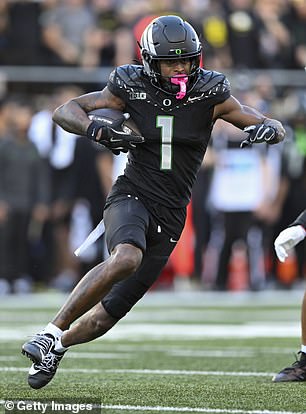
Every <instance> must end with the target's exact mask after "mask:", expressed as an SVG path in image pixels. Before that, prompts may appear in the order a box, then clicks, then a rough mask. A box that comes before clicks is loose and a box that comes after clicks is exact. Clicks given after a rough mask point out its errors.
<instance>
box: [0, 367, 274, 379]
mask: <svg viewBox="0 0 306 414" xmlns="http://www.w3.org/2000/svg"><path fill="white" fill-rule="evenodd" d="M28 370H29V368H23V367H0V372H1V371H2V372H25V371H28ZM60 371H61V372H64V373H65V372H79V373H83V374H99V373H110V374H116V373H118V374H119V373H125V374H141V375H143V374H147V375H203V376H230V377H272V376H273V375H274V374H275V373H272V372H241V371H237V372H232V371H191V370H190V371H189V370H173V369H164V370H162V369H87V368H60Z"/></svg>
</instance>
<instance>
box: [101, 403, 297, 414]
mask: <svg viewBox="0 0 306 414" xmlns="http://www.w3.org/2000/svg"><path fill="white" fill-rule="evenodd" d="M101 408H104V409H112V410H130V411H159V412H161V411H168V412H169V411H170V412H181V413H217V414H219V413H220V414H221V413H226V414H305V413H303V412H301V411H299V412H297V411H270V410H240V409H233V410H232V409H226V408H191V407H163V406H156V407H155V406H153V407H150V406H139V405H104V404H102V405H101Z"/></svg>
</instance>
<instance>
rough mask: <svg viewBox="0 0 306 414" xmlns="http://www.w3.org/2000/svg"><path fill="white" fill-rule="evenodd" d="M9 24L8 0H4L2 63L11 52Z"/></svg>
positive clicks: (1, 12) (0, 31) (1, 7)
mask: <svg viewBox="0 0 306 414" xmlns="http://www.w3.org/2000/svg"><path fill="white" fill-rule="evenodd" d="M9 24H10V22H9V11H8V0H3V1H2V2H1V3H0V65H4V64H5V63H6V56H7V54H8V53H10V49H9V47H10V45H9Z"/></svg>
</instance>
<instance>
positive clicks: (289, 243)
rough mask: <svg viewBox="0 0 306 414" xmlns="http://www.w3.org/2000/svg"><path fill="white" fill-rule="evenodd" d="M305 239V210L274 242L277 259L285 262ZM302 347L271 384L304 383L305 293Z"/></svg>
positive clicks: (305, 294)
mask: <svg viewBox="0 0 306 414" xmlns="http://www.w3.org/2000/svg"><path fill="white" fill-rule="evenodd" d="M305 237H306V210H304V211H303V212H302V213H301V214H300V215H299V216H298V217H297V219H296V220H295V221H294V222H293V223H292V224H291V225H290V226H289V227H287V228H286V229H285V230H283V231H281V232H280V234H279V235H278V236H277V238H276V239H275V242H274V247H275V251H276V254H277V257H278V259H279V260H280V261H281V262H285V260H286V259H287V257H288V255H289V253H290V250H291V249H292V248H293V247H294V246H296V245H297V244H298V243H300V242H301V241H302V240H304V238H305ZM301 330H302V338H301V339H302V345H301V350H300V351H299V355H300V358H299V359H297V360H296V361H295V362H294V363H293V364H292V365H291V366H290V367H287V368H284V369H283V370H282V371H280V372H279V373H278V374H277V375H275V376H274V377H273V379H272V381H273V382H286V381H306V293H304V299H303V303H302V321H301Z"/></svg>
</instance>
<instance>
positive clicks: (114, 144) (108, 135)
mask: <svg viewBox="0 0 306 414" xmlns="http://www.w3.org/2000/svg"><path fill="white" fill-rule="evenodd" d="M129 117H130V115H129V114H128V113H125V114H123V115H122V119H119V120H118V121H115V122H114V123H113V124H112V126H111V127H110V126H107V125H105V124H104V123H103V122H100V121H96V120H93V121H92V122H91V124H90V125H89V127H88V128H87V132H86V135H87V137H88V138H89V139H91V140H92V141H95V142H98V143H99V144H102V145H104V146H105V147H106V148H108V149H110V150H111V151H112V152H113V153H114V154H116V155H118V154H119V153H120V152H128V151H129V150H130V149H134V148H136V145H137V144H141V143H143V142H144V137H142V136H141V135H134V134H129V133H127V132H125V131H124V130H123V128H122V126H123V123H124V121H125V120H126V119H128V118H129ZM100 130H101V137H100V138H97V135H98V132H99V131H100Z"/></svg>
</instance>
